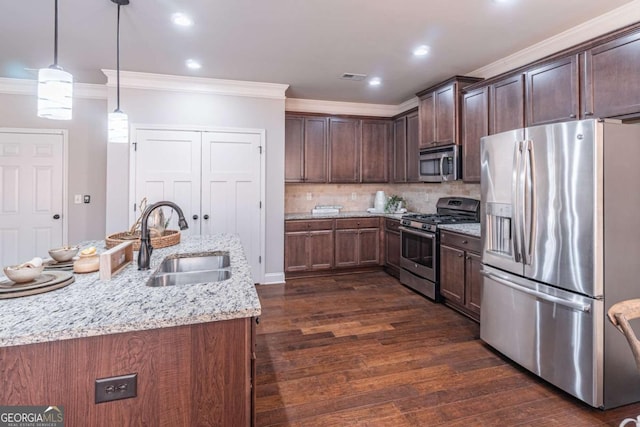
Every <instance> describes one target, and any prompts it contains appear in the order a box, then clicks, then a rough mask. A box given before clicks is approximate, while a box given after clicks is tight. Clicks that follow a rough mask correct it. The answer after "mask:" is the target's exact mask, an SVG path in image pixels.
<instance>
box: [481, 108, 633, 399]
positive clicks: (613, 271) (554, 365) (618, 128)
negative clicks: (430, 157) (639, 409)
mask: <svg viewBox="0 0 640 427" xmlns="http://www.w3.org/2000/svg"><path fill="white" fill-rule="evenodd" d="M481 147H482V148H481V164H482V180H481V194H482V205H481V213H482V214H481V226H482V247H483V253H482V262H483V272H482V274H483V293H482V306H481V307H482V308H481V317H480V337H481V338H482V340H483V341H485V342H486V343H488V344H489V345H491V346H492V347H494V348H495V349H496V350H498V351H500V352H501V353H503V354H504V355H506V356H507V357H509V358H510V359H512V360H513V361H515V362H517V363H518V364H520V365H522V366H524V367H525V368H527V369H528V370H530V371H531V372H533V373H535V374H537V375H539V376H540V377H542V378H543V379H545V380H547V381H548V382H550V383H552V384H554V385H556V386H557V387H559V388H561V389H563V390H565V391H566V392H568V393H570V394H572V395H573V396H575V397H577V398H578V399H581V400H583V401H584V402H586V403H588V404H589V405H591V406H594V407H600V408H604V409H607V408H611V407H615V406H620V405H623V404H627V403H631V402H637V401H640V373H639V372H638V370H637V368H636V365H635V362H634V358H633V355H632V353H631V350H630V348H629V347H628V345H627V342H626V340H625V339H624V336H623V335H622V334H621V333H620V332H619V331H618V330H617V329H615V327H614V326H612V325H611V324H610V323H609V322H608V321H607V320H606V311H607V310H608V308H609V307H611V305H613V304H614V303H616V302H619V301H622V300H626V299H630V298H640V224H639V223H638V214H639V213H640V188H639V187H640V125H635V124H621V123H620V122H618V121H602V120H595V119H593V120H583V121H573V122H568V123H559V124H551V125H545V126H536V127H530V128H526V129H519V130H515V131H510V132H505V133H501V134H497V135H491V136H487V137H484V138H482V141H481ZM632 326H633V324H632ZM639 330H640V329H639Z"/></svg>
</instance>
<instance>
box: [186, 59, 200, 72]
mask: <svg viewBox="0 0 640 427" xmlns="http://www.w3.org/2000/svg"><path fill="white" fill-rule="evenodd" d="M186 64H187V67H189V68H190V69H192V70H199V69H200V68H202V64H200V63H199V62H198V61H196V60H195V59H187V62H186Z"/></svg>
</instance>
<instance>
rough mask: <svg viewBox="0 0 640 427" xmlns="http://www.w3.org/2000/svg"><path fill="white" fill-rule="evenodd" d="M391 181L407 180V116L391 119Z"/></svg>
mask: <svg viewBox="0 0 640 427" xmlns="http://www.w3.org/2000/svg"><path fill="white" fill-rule="evenodd" d="M392 169H393V171H392V172H391V178H392V180H393V182H407V117H406V116H402V117H398V118H397V119H395V120H394V121H393V167H392Z"/></svg>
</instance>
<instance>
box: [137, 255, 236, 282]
mask: <svg viewBox="0 0 640 427" xmlns="http://www.w3.org/2000/svg"><path fill="white" fill-rule="evenodd" d="M230 265H231V263H230V260H229V253H228V252H222V251H215V252H210V253H207V254H194V255H192V256H191V255H179V256H170V257H168V258H166V259H165V260H164V261H162V263H161V264H160V267H158V269H157V270H156V271H155V272H154V273H153V274H152V275H151V277H150V278H149V280H148V281H147V286H152V287H160V286H175V285H188V284H193V283H214V282H221V281H223V280H227V279H229V278H230V277H231V269H230Z"/></svg>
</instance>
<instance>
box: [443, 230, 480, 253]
mask: <svg viewBox="0 0 640 427" xmlns="http://www.w3.org/2000/svg"><path fill="white" fill-rule="evenodd" d="M440 243H441V244H443V245H448V246H455V247H458V248H460V249H464V250H466V251H471V252H477V253H480V239H479V238H477V237H473V236H468V235H465V234H458V233H451V232H448V231H440Z"/></svg>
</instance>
